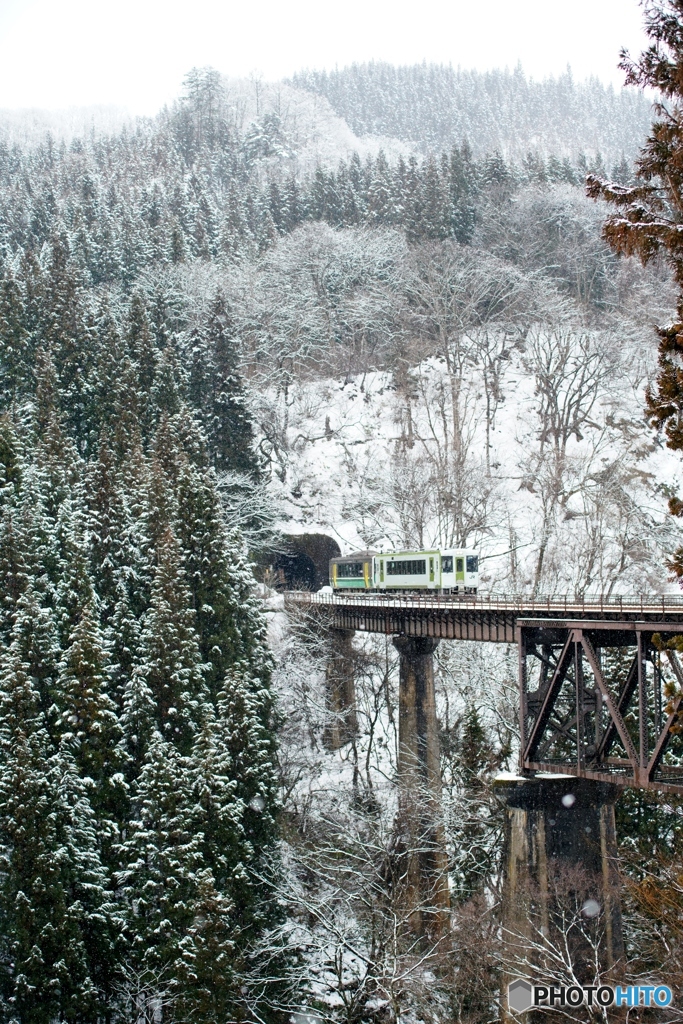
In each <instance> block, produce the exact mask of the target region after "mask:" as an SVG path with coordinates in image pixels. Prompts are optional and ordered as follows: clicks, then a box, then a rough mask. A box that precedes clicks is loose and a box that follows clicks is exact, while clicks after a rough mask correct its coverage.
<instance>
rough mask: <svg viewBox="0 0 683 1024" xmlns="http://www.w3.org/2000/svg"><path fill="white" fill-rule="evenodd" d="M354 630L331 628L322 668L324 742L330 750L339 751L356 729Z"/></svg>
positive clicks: (354, 733)
mask: <svg viewBox="0 0 683 1024" xmlns="http://www.w3.org/2000/svg"><path fill="white" fill-rule="evenodd" d="M354 635H355V630H353V629H330V631H329V644H330V652H329V657H328V659H327V666H326V669H325V683H326V691H327V710H328V713H329V719H328V721H327V724H326V725H325V731H324V735H323V741H324V743H325V746H326V747H327V748H328V749H329V750H339V748H340V747H343V746H344V744H345V743H348V742H349V741H350V740H351V739H352V738H353V737H354V736H355V735H356V733H357V732H358V720H357V717H356V684H355V678H354V653H353V642H352V641H353V637H354Z"/></svg>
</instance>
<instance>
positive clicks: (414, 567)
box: [387, 558, 427, 576]
mask: <svg viewBox="0 0 683 1024" xmlns="http://www.w3.org/2000/svg"><path fill="white" fill-rule="evenodd" d="M426 571H427V561H426V559H424V558H407V559H401V560H400V561H395V562H387V574H388V575H389V576H424V574H425V573H426Z"/></svg>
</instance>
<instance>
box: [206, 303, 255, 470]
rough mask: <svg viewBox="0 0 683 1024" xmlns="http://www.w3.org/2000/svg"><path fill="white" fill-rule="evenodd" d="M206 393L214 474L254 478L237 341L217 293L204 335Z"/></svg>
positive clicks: (250, 426)
mask: <svg viewBox="0 0 683 1024" xmlns="http://www.w3.org/2000/svg"><path fill="white" fill-rule="evenodd" d="M204 344H205V350H206V353H207V360H208V364H209V365H208V373H207V378H208V381H209V382H210V393H209V395H208V400H207V409H206V432H207V436H208V441H209V448H210V451H211V454H212V457H213V462H214V465H215V467H216V469H217V470H219V471H220V470H234V471H237V472H243V473H249V474H250V475H254V474H255V473H256V472H257V463H256V457H255V453H254V430H253V424H252V420H251V417H250V415H249V411H248V409H247V405H246V395H245V390H244V385H243V383H242V379H241V377H240V374H239V369H238V366H239V358H238V351H239V350H238V338H237V330H236V328H235V323H234V320H233V317H232V314H231V311H230V308H229V306H228V303H227V302H226V300H225V297H224V295H223V294H222V293H221V292H219V293H218V294H217V295H216V297H215V299H214V302H213V305H212V308H211V312H210V315H209V319H208V323H207V325H206V331H205V343H204Z"/></svg>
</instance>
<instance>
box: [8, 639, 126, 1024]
mask: <svg viewBox="0 0 683 1024" xmlns="http://www.w3.org/2000/svg"><path fill="white" fill-rule="evenodd" d="M0 721H1V723H2V724H1V726H0V921H1V927H0V944H1V951H0V963H2V970H1V971H0V992H1V994H2V1000H1V1003H2V1007H3V1009H2V1010H0V1013H2V1014H3V1016H4V1018H5V1019H6V1020H8V1021H9V1020H21V1021H29V1022H31V1024H43V1022H44V1024H51V1022H52V1021H53V1020H55V1019H61V1020H66V1021H70V1020H73V1021H76V1020H81V1021H84V1020H93V1021H94V1020H96V1019H97V1017H98V1014H99V1013H100V1012H101V1010H102V1008H103V995H104V992H105V991H106V989H107V988H108V987H109V984H110V981H111V976H112V973H113V971H114V964H115V955H114V944H115V936H116V930H117V923H116V915H115V913H114V912H113V908H112V906H111V903H110V900H109V896H108V891H107V890H108V885H109V882H108V878H107V875H106V872H105V871H104V869H103V867H102V864H101V862H100V859H99V856H98V852H97V825H96V821H95V817H94V815H93V812H92V809H91V807H90V804H89V802H88V798H87V794H86V791H85V787H84V785H83V783H82V782H81V780H80V779H79V777H78V774H77V771H76V768H75V765H74V763H73V761H72V759H71V758H70V757H69V756H68V755H67V754H65V753H63V752H61V751H55V750H54V748H53V747H52V744H51V742H50V740H49V737H48V734H47V732H46V730H45V728H44V727H43V725H42V716H41V712H40V707H39V699H38V694H37V692H36V691H35V689H34V687H33V684H32V681H31V676H30V675H29V673H28V667H27V666H26V665H25V664H24V663H22V661H21V660H20V659H19V658H17V657H13V658H12V659H10V660H9V661H8V662H6V665H5V669H4V671H3V673H2V681H1V686H0Z"/></svg>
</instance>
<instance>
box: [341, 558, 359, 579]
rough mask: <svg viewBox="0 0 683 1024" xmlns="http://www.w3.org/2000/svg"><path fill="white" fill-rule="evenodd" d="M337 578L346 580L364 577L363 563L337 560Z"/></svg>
mask: <svg viewBox="0 0 683 1024" xmlns="http://www.w3.org/2000/svg"><path fill="white" fill-rule="evenodd" d="M337 578H338V579H344V580H349V579H350V580H357V579H363V563H362V562H337Z"/></svg>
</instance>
